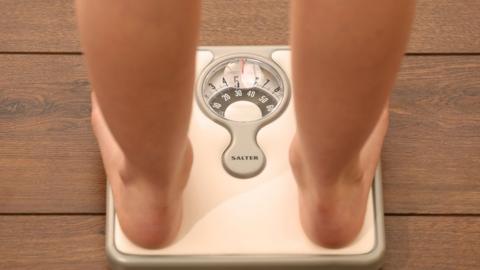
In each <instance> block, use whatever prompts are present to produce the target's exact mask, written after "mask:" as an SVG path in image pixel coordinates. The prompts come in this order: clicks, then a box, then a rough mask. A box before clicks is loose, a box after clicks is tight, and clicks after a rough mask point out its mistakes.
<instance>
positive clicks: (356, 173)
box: [290, 108, 388, 248]
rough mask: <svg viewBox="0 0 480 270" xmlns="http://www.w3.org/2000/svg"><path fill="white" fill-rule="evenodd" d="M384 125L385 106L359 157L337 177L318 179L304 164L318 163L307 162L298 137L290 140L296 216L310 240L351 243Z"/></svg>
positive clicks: (360, 220)
mask: <svg viewBox="0 0 480 270" xmlns="http://www.w3.org/2000/svg"><path fill="white" fill-rule="evenodd" d="M387 127H388V109H387V108H386V109H385V110H384V112H383V113H382V115H381V117H380V119H379V120H378V122H377V125H376V126H375V128H374V129H373V131H372V133H371V134H370V137H369V138H368V140H367V141H366V143H365V145H364V147H363V149H362V151H361V153H360V155H359V159H358V160H357V161H355V162H354V164H352V165H351V166H348V167H347V169H345V171H343V172H341V173H340V174H339V175H340V177H338V178H337V179H319V178H316V177H315V176H314V175H312V174H311V172H310V171H309V170H308V167H310V166H317V167H318V166H322V164H309V163H308V160H306V159H305V158H304V157H303V156H302V147H303V146H302V145H301V142H300V141H299V140H298V137H295V139H294V140H293V142H292V145H291V148H290V163H291V166H292V170H293V173H294V175H295V178H296V180H297V183H298V186H299V207H300V219H301V224H302V227H303V229H304V231H305V233H306V235H307V236H308V237H309V238H310V239H311V240H312V241H313V242H315V243H317V244H319V245H321V246H325V247H328V248H340V247H343V246H345V245H348V244H349V243H351V242H352V241H353V240H354V239H355V238H356V236H357V235H358V233H359V232H360V230H361V228H362V226H363V221H364V216H365V211H366V207H367V199H368V194H369V191H370V186H371V184H372V180H373V177H374V174H375V169H376V166H377V163H378V160H379V157H380V152H381V149H382V145H383V139H384V137H385V134H386V132H387ZM306 147H308V146H306ZM310 168H311V167H310Z"/></svg>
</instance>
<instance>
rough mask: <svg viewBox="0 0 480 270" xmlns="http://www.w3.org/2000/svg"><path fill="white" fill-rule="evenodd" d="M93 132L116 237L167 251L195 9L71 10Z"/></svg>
mask: <svg viewBox="0 0 480 270" xmlns="http://www.w3.org/2000/svg"><path fill="white" fill-rule="evenodd" d="M76 5H77V13H78V19H79V27H80V34H81V41H82V45H83V49H84V53H85V58H86V60H87V61H86V62H87V67H88V71H89V76H90V80H91V82H92V86H93V89H94V94H92V124H93V128H94V131H95V134H96V136H97V139H98V142H99V145H100V149H101V152H102V158H103V161H104V166H105V170H106V173H107V177H108V180H109V182H110V184H111V187H112V189H113V193H114V199H115V205H116V210H117V214H118V217H119V220H120V224H121V226H122V229H123V230H124V232H125V233H126V235H127V236H128V237H129V238H130V239H131V240H132V241H134V242H135V243H137V244H139V245H141V246H144V247H148V248H153V247H161V246H164V245H166V244H168V243H170V242H171V241H172V240H173V239H174V237H175V235H176V233H177V231H178V228H179V225H180V221H181V193H182V191H183V188H184V186H185V184H186V181H187V179H188V175H189V171H190V167H191V163H192V149H191V146H190V142H189V141H188V138H187V129H188V121H189V118H190V112H191V102H192V94H193V93H192V91H193V90H192V89H193V80H194V61H195V50H196V42H197V37H198V24H199V17H200V5H199V1H174V0H171V1H156V0H143V1H135V0H129V1H114V0H101V1H97V0H78V1H77V2H76Z"/></svg>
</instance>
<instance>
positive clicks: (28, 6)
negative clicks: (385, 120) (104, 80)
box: [0, 0, 480, 53]
mask: <svg viewBox="0 0 480 270" xmlns="http://www.w3.org/2000/svg"><path fill="white" fill-rule="evenodd" d="M0 6H1V7H2V9H1V11H0V25H1V26H2V28H1V29H2V30H1V31H0V52H18V51H20V52H32V51H34V52H78V51H80V46H79V42H78V35H77V33H76V31H75V17H74V8H73V1H72V0H50V1H42V0H0ZM202 9H203V19H202V29H201V38H200V43H201V44H202V45H241V44H243V45H246V44H248V45H252V44H255V45H260V44H287V43H288V1H287V0H281V1H278V0H261V1H254V0H241V1H235V5H232V3H231V2H230V1H228V0H206V1H203V7H202ZM478 14H480V2H479V1H477V0H458V1H449V0H417V17H416V21H415V25H414V29H413V33H412V38H411V42H410V46H409V49H408V51H409V52H417V53H418V52H429V53H432V52H435V53H438V52H441V53H448V52H462V53H466V52H470V53H473V52H475V53H479V52H480V16H478Z"/></svg>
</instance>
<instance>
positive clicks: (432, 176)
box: [382, 56, 480, 214]
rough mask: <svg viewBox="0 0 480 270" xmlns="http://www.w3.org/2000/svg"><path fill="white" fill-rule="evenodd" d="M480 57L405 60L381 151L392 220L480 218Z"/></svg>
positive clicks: (408, 58) (392, 102)
mask: <svg viewBox="0 0 480 270" xmlns="http://www.w3.org/2000/svg"><path fill="white" fill-rule="evenodd" d="M478 78H480V57H478V56H476V57H471V56H459V57H435V56H433V57H407V59H406V61H405V62H404V65H403V68H402V71H401V72H400V74H399V78H398V80H397V85H396V87H395V89H394V91H393V94H392V99H391V100H392V101H391V107H390V113H391V119H390V128H389V132H388V135H387V138H386V141H385V145H384V149H383V157H382V161H383V173H384V197H385V209H386V212H388V213H445V214H448V213H480V212H479V211H480V181H479V180H480V81H479V79H478Z"/></svg>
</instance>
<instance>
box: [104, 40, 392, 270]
mask: <svg viewBox="0 0 480 270" xmlns="http://www.w3.org/2000/svg"><path fill="white" fill-rule="evenodd" d="M196 57H197V58H196V82H195V87H194V91H195V98H194V99H193V110H192V115H191V121H190V127H189V134H188V136H189V138H190V140H191V142H192V146H193V153H194V161H193V164H192V169H191V174H190V178H189V181H188V184H187V186H186V188H185V192H184V196H183V200H184V205H183V207H184V209H183V214H184V215H183V223H182V225H181V228H180V231H179V234H178V236H177V238H176V240H175V241H174V242H173V243H172V244H171V245H169V246H168V247H165V248H161V249H144V248H141V247H139V246H137V245H135V244H134V243H132V242H131V241H130V240H129V239H128V238H127V237H126V236H125V235H124V233H123V232H122V228H121V227H120V225H119V223H118V219H117V217H116V214H115V206H114V202H113V198H112V193H111V190H110V188H109V187H108V185H107V215H106V217H107V222H106V253H107V258H108V260H109V262H110V265H111V267H112V269H114V270H115V269H292V270H293V269H378V268H379V267H380V266H381V262H382V258H383V255H384V251H385V237H384V224H383V203H382V190H381V169H380V166H377V171H376V174H375V179H374V181H373V184H372V188H371V191H370V194H369V198H368V206H367V211H366V214H365V219H364V224H363V227H362V229H361V231H360V233H359V235H358V236H357V238H356V239H355V240H354V241H353V242H352V243H351V244H349V245H348V246H345V247H343V248H338V249H329V248H325V247H321V246H318V245H316V244H314V243H313V242H311V241H310V240H309V239H308V238H307V236H306V235H305V233H304V232H303V230H302V227H301V224H300V218H299V211H298V200H297V196H298V195H297V186H296V182H295V179H294V177H293V175H292V172H291V169H290V164H289V155H288V153H289V147H290V142H291V141H292V138H293V136H294V133H295V128H296V123H295V117H294V104H293V95H292V88H291V68H290V49H289V47H285V46H231V47H224V46H223V47H200V48H199V49H198V51H197V55H196Z"/></svg>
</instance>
